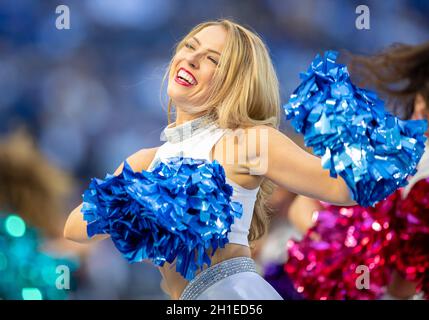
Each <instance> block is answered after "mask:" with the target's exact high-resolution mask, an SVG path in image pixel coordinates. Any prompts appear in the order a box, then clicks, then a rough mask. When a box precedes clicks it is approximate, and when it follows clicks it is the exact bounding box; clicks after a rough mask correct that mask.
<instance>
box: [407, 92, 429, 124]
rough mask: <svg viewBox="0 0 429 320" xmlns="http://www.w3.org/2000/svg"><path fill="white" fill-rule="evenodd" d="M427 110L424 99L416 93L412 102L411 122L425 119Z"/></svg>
mask: <svg viewBox="0 0 429 320" xmlns="http://www.w3.org/2000/svg"><path fill="white" fill-rule="evenodd" d="M428 108H429V106H427V105H426V102H425V99H424V98H423V96H422V95H421V94H420V93H418V94H417V95H416V99H415V101H414V112H413V114H412V116H411V119H413V120H420V119H426V118H427V117H428V113H429V112H428Z"/></svg>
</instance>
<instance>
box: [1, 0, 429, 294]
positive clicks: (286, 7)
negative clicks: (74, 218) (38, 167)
mask: <svg viewBox="0 0 429 320" xmlns="http://www.w3.org/2000/svg"><path fill="white" fill-rule="evenodd" d="M61 4H64V5H67V6H68V7H69V9H70V18H71V19H70V29H69V30H58V29H57V28H56V27H55V20H56V18H57V16H58V14H56V13H55V9H56V7H57V6H58V5H61ZM360 4H365V5H367V6H369V8H370V23H371V24H370V30H358V29H357V28H356V27H355V19H356V17H357V14H356V13H355V8H356V7H357V6H358V5H360ZM428 17H429V1H418V0H408V1H406V0H391V1H360V0H359V1H339V0H338V1H334V0H319V1H316V0H293V1H286V0H265V1H245V0H235V1H227V0H216V1H214V0H211V1H198V0H181V1H179V0H157V1H152V0H121V1H116V0H90V1H71V0H61V1H53V0H46V1H35V0H33V1H32V0H14V1H1V2H0V138H2V139H4V140H5V141H7V139H11V138H9V137H11V135H12V134H14V133H16V130H18V129H21V130H25V132H27V136H28V137H29V138H31V139H32V141H33V142H34V146H35V148H36V151H34V152H35V153H40V155H42V156H43V157H44V158H45V159H46V161H48V162H49V164H50V165H52V166H53V167H55V168H57V169H58V170H60V171H61V172H63V173H64V174H66V175H68V176H69V177H71V179H72V180H73V183H72V184H71V187H70V188H69V193H68V195H67V197H66V200H65V201H64V202H63V207H62V208H61V209H60V210H58V212H57V214H58V215H59V216H60V217H59V221H65V218H66V216H67V214H68V213H69V212H70V211H71V210H72V209H73V208H74V207H75V206H76V205H77V204H78V203H79V202H80V200H81V193H82V192H83V190H84V189H85V188H86V186H87V184H88V182H89V179H90V178H91V177H104V175H105V174H106V173H107V172H109V173H111V172H113V171H114V169H115V168H116V167H117V166H118V165H119V164H120V162H121V161H123V160H124V159H125V158H126V157H127V156H128V155H130V154H132V153H134V152H135V151H137V150H139V149H141V148H145V147H154V146H157V145H159V144H160V141H159V137H160V134H161V131H162V129H163V128H164V127H165V125H166V124H167V116H166V107H165V105H166V99H165V88H164V91H161V79H162V76H163V73H164V71H165V68H166V66H167V64H168V62H169V59H170V57H171V54H172V50H173V46H174V44H175V43H176V42H177V41H178V40H179V39H180V38H181V37H182V36H183V35H185V34H186V33H187V32H188V31H189V30H190V29H191V28H192V27H193V26H194V25H196V24H198V23H200V22H202V21H206V20H211V19H217V18H231V19H233V20H235V21H237V22H239V23H242V24H244V25H246V26H249V27H251V28H252V29H254V30H255V31H256V32H258V33H259V34H260V35H261V36H262V38H263V39H264V40H265V42H266V43H267V45H268V47H269V48H270V52H271V56H272V58H273V61H274V64H275V67H276V70H277V73H278V76H279V79H280V83H281V94H282V99H283V102H286V101H287V97H288V95H289V94H290V93H291V92H292V90H293V89H294V88H295V87H296V85H297V84H298V83H299V78H298V74H299V72H301V71H303V70H305V69H306V68H307V66H308V64H309V62H310V61H311V60H312V58H313V57H314V56H315V54H316V53H319V52H322V51H324V50H326V49H336V50H342V49H345V50H348V51H350V52H352V53H363V54H370V53H374V52H376V51H377V50H380V49H382V48H384V47H386V46H388V45H390V44H392V43H394V42H403V43H408V44H417V43H420V42H423V41H427V40H428V39H429V19H428ZM283 128H284V129H285V130H286V131H287V130H288V128H287V127H285V126H283ZM24 140H25V139H24ZM15 141H17V140H15ZM5 143H7V142H5ZM15 143H18V142H15ZM3 146H4V145H3ZM20 146H21V147H22V148H28V145H27V144H26V143H22V145H21V144H19V143H18V147H17V148H18V149H19V148H20ZM25 157H26V159H27V160H28V162H29V163H31V162H32V156H31V154H30V155H27V156H25ZM2 183H3V182H2V181H0V185H1V184H2ZM53 183H54V184H55V181H53ZM28 201H31V200H28ZM35 209H36V213H35V214H36V215H37V208H35ZM18 214H20V213H19V212H18ZM39 214H40V215H43V214H44V213H43V212H39ZM28 223H30V224H31V217H30V218H29V221H28ZM36 227H39V228H41V229H43V228H44V226H43V224H40V225H38V226H37V224H36ZM57 227H58V230H62V227H63V225H61V223H59V224H57ZM54 238H55V237H54ZM52 243H53V244H52V245H53V248H54V249H53V251H57V252H65V251H64V250H63V249H62V248H63V246H66V247H67V248H68V249H69V250H70V252H71V255H75V256H77V257H79V259H80V261H81V262H80V271H79V272H78V273H77V275H76V279H77V280H76V281H77V282H76V283H77V285H76V286H75V288H74V289H73V290H72V291H71V292H70V295H69V297H68V298H70V299H125V298H130V299H168V296H167V295H165V294H164V293H163V292H162V290H161V288H160V282H161V277H160V275H159V274H158V271H157V270H156V269H155V268H153V267H152V266H150V265H147V264H135V265H128V263H127V262H126V261H125V260H124V259H122V258H121V257H120V256H119V254H118V253H117V252H116V251H115V250H114V249H113V246H112V244H111V243H110V242H108V241H105V242H102V243H97V244H96V245H94V246H91V249H83V248H82V247H77V246H71V245H68V244H64V243H62V242H61V241H60V240H58V241H57V242H55V241H54V242H52ZM0 250H1V248H0ZM0 258H1V257H0ZM0 260H1V259H0ZM0 262H1V261H0ZM1 272H2V270H1V263H0V275H1ZM3 276H7V275H5V274H4V275H1V276H0V277H3ZM0 284H1V281H0ZM0 292H1V290H0ZM1 298H2V297H1V296H0V299H1ZM3 298H5V297H3Z"/></svg>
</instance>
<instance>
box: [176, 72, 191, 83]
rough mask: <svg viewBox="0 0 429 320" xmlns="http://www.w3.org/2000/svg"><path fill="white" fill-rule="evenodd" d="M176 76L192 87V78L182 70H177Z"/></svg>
mask: <svg viewBox="0 0 429 320" xmlns="http://www.w3.org/2000/svg"><path fill="white" fill-rule="evenodd" d="M177 75H178V76H179V77H181V78H183V79H185V80H186V81H187V82H189V83H190V84H192V85H194V84H195V80H194V78H193V77H192V76H191V75H190V74H189V73H187V72H186V71H185V70H183V69H181V70H179V72H178V73H177Z"/></svg>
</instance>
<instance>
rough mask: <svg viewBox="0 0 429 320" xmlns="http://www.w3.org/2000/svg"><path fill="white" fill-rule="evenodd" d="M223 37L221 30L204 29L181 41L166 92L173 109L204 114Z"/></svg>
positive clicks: (219, 28) (214, 26) (219, 27)
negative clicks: (181, 44) (173, 106)
mask: <svg viewBox="0 0 429 320" xmlns="http://www.w3.org/2000/svg"><path fill="white" fill-rule="evenodd" d="M226 37H227V32H226V30H225V29H224V28H223V27H222V26H220V25H213V26H208V27H206V28H204V29H202V30H200V31H199V32H198V33H196V34H195V35H193V36H191V37H189V38H188V39H185V42H184V45H183V46H182V47H179V48H178V51H177V53H176V54H175V56H174V58H173V60H172V62H171V68H170V73H169V79H168V88H167V93H168V95H169V96H170V98H171V99H172V100H173V104H174V105H175V106H176V107H177V108H180V109H181V110H182V111H184V112H186V113H189V114H197V113H201V112H204V111H207V106H206V105H205V102H206V101H207V98H208V97H209V95H210V93H211V89H212V80H213V75H214V73H215V71H216V68H217V66H218V64H219V61H220V54H221V53H222V50H223V48H224V45H225V41H226Z"/></svg>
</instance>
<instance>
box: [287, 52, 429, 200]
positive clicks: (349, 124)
mask: <svg viewBox="0 0 429 320" xmlns="http://www.w3.org/2000/svg"><path fill="white" fill-rule="evenodd" d="M337 56H338V53H337V52H334V51H327V52H326V53H325V55H324V57H323V58H322V57H321V56H320V55H317V56H316V58H315V59H314V61H313V62H312V63H311V66H310V67H309V69H308V70H307V72H306V73H304V74H302V75H301V78H302V83H301V84H300V85H299V86H298V88H297V89H296V90H295V91H294V93H293V94H292V95H291V97H290V100H289V102H288V103H287V104H285V105H284V106H283V108H284V111H285V113H286V118H287V120H292V122H291V123H292V126H293V127H294V128H295V130H296V131H297V132H299V133H302V134H303V135H304V142H305V144H306V146H308V147H312V148H313V151H314V153H315V155H317V156H321V157H322V166H323V168H325V169H329V170H330V174H331V176H332V177H336V176H337V174H338V175H340V176H341V177H342V178H343V179H344V180H345V182H346V183H347V185H348V186H349V188H350V190H351V192H352V194H353V199H354V200H355V201H356V202H357V203H359V204H360V205H362V206H373V205H374V204H375V203H377V202H378V201H380V200H382V199H384V198H386V197H387V196H388V195H390V194H391V193H393V192H394V191H395V190H396V189H397V188H399V187H403V186H405V185H406V184H407V178H408V176H409V175H413V174H415V172H416V167H417V164H418V162H419V161H420V158H421V156H422V154H423V152H424V148H425V146H424V142H425V139H426V138H425V137H424V132H425V131H426V128H427V123H426V121H425V120H409V121H403V120H400V119H398V118H396V117H394V116H393V115H392V114H390V113H388V112H387V111H386V110H385V108H384V103H383V101H382V100H380V99H379V98H378V97H377V95H376V94H375V93H374V92H372V91H369V90H365V89H361V88H357V87H356V86H355V85H353V83H352V82H351V81H350V76H349V73H348V71H347V67H346V66H344V65H341V64H337V63H336V59H337Z"/></svg>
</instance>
